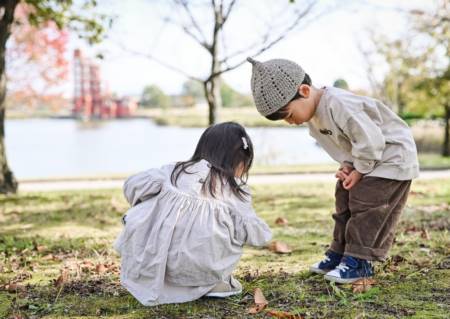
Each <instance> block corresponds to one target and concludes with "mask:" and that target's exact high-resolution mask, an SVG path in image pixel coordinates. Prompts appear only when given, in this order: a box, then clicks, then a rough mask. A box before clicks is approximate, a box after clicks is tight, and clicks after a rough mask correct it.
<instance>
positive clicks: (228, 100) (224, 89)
mask: <svg viewBox="0 0 450 319" xmlns="http://www.w3.org/2000/svg"><path fill="white" fill-rule="evenodd" d="M220 95H221V98H222V105H223V106H224V107H239V106H250V105H253V100H252V98H251V97H250V96H247V95H244V94H242V93H239V92H238V91H236V90H235V89H233V88H232V87H231V86H229V85H228V84H227V83H224V82H222V85H221V86H220Z"/></svg>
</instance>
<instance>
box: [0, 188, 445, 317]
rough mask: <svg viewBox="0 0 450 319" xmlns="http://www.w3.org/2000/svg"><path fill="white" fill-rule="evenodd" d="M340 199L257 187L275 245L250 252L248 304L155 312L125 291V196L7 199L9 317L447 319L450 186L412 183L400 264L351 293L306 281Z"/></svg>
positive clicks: (3, 214) (329, 192)
mask: <svg viewBox="0 0 450 319" xmlns="http://www.w3.org/2000/svg"><path fill="white" fill-rule="evenodd" d="M333 188H334V185H333V183H332V181H330V182H329V183H312V182H308V183H306V182H305V183H299V184H295V185H291V184H290V185H272V186H269V187H268V186H258V185H257V186H256V187H254V194H255V197H254V202H255V208H256V211H257V212H259V214H260V215H261V216H262V217H263V218H264V219H265V220H266V221H267V222H268V223H269V225H270V226H271V227H272V229H273V232H274V240H275V242H272V243H271V244H270V245H269V246H268V247H266V248H261V249H257V248H246V250H245V254H244V256H243V258H242V260H241V263H240V264H239V267H238V269H237V272H236V277H237V278H238V279H239V280H240V281H241V282H242V284H243V287H244V288H243V289H244V290H243V292H242V294H241V295H238V296H234V297H231V298H228V299H224V300H222V299H213V298H203V299H200V300H198V301H195V302H191V303H186V304H179V305H164V306H158V307H151V308H146V307H143V306H141V305H140V304H139V303H138V302H137V301H136V300H135V299H134V298H133V297H132V296H131V295H130V294H129V293H128V292H127V291H126V290H125V289H123V288H122V287H121V286H120V284H119V278H118V276H119V259H118V256H117V255H116V254H115V252H114V251H113V250H112V247H111V246H112V241H113V240H114V238H115V236H116V235H117V233H118V232H119V230H120V228H121V224H120V217H121V216H122V213H123V212H124V211H125V210H126V208H127V205H126V203H125V201H124V199H123V198H122V195H121V191H120V190H110V191H104V190H102V191H94V192H92V191H90V192H53V193H22V194H20V195H17V196H9V197H4V196H3V197H0V318H41V317H44V318H71V317H72V318H75V317H76V318H89V317H90V318H97V317H104V318H270V317H272V318H401V317H411V318H446V317H447V315H448V313H449V311H450V304H449V298H448V296H449V295H450V280H449V278H450V270H449V268H450V259H449V255H450V249H449V247H450V239H449V237H450V236H449V232H448V230H449V227H450V224H449V215H450V214H449V213H450V206H449V205H450V180H435V181H418V182H415V183H414V184H413V191H412V193H411V196H410V198H409V201H408V206H407V208H406V210H405V212H404V215H403V219H402V221H401V224H400V225H399V228H398V232H397V236H396V244H395V247H394V248H393V250H392V252H391V258H390V259H389V260H388V261H387V262H386V263H384V264H379V265H377V268H376V281H375V282H362V283H361V282H360V283H358V284H357V285H353V286H351V285H344V286H342V285H334V284H330V283H328V282H326V281H325V280H323V278H322V277H321V276H319V275H313V274H310V273H308V271H307V268H308V265H309V264H311V263H313V262H315V261H317V260H318V259H319V258H321V256H322V253H323V250H324V248H325V246H326V245H327V243H328V242H329V240H330V238H331V231H332V226H333V223H332V219H331V211H332V209H333ZM277 251H278V252H277Z"/></svg>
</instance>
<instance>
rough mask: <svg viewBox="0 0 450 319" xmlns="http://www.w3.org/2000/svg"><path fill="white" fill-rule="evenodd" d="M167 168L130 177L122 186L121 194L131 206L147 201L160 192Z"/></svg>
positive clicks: (155, 169) (151, 170)
mask: <svg viewBox="0 0 450 319" xmlns="http://www.w3.org/2000/svg"><path fill="white" fill-rule="evenodd" d="M167 170H168V166H163V167H162V168H152V169H149V170H147V171H144V172H141V173H138V174H135V175H132V176H130V177H129V178H128V179H127V180H126V181H125V183H124V185H123V194H124V195H125V198H126V199H127V201H128V203H129V204H130V205H131V206H135V205H137V204H139V203H140V202H142V201H145V200H146V199H149V198H151V197H153V196H155V195H157V194H159V192H160V191H161V187H162V185H163V183H164V181H165V179H166V178H167Z"/></svg>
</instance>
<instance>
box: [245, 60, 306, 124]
mask: <svg viewBox="0 0 450 319" xmlns="http://www.w3.org/2000/svg"><path fill="white" fill-rule="evenodd" d="M247 61H248V62H250V63H251V64H252V65H253V70H252V80H251V87H252V94H253V99H254V100H255V105H256V109H257V110H258V112H259V113H260V114H261V115H262V116H267V115H270V114H272V113H275V112H276V111H278V110H279V109H281V108H282V107H283V106H285V105H286V104H288V102H289V101H290V100H292V98H293V97H294V96H295V94H296V93H297V90H298V86H299V85H300V84H302V82H303V80H304V78H305V71H304V70H303V69H302V68H301V66H300V65H298V64H297V63H295V62H292V61H289V60H284V59H273V60H269V61H266V62H259V61H255V60H254V59H252V58H247Z"/></svg>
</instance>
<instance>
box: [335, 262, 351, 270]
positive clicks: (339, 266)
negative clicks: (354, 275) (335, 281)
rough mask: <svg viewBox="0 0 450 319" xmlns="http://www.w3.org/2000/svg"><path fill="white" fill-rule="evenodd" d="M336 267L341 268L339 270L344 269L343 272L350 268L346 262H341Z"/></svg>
mask: <svg viewBox="0 0 450 319" xmlns="http://www.w3.org/2000/svg"><path fill="white" fill-rule="evenodd" d="M336 269H339V270H342V271H343V272H346V271H347V270H348V269H349V267H348V266H347V265H346V264H344V263H340V264H339V265H338V266H337V267H336Z"/></svg>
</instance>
